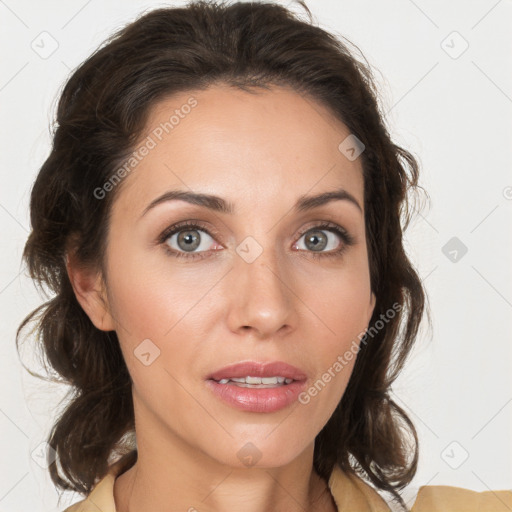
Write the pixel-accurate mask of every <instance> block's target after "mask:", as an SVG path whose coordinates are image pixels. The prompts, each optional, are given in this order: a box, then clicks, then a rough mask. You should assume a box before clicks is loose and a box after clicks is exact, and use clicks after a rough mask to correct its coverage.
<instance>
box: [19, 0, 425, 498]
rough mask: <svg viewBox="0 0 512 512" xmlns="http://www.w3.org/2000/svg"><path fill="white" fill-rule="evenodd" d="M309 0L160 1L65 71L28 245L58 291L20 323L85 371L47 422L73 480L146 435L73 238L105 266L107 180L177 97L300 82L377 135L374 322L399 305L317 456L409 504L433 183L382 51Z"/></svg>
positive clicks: (374, 340) (51, 365)
mask: <svg viewBox="0 0 512 512" xmlns="http://www.w3.org/2000/svg"><path fill="white" fill-rule="evenodd" d="M299 4H300V5H302V7H303V8H304V9H305V10H306V12H307V13H308V15H309V22H307V21H302V20H301V19H300V18H299V17H298V16H297V15H294V14H293V13H292V12H290V11H288V10H287V9H285V8H284V7H282V6H279V5H277V4H272V3H259V2H258V3H235V4H231V5H229V4H226V3H220V2H215V3H214V2H202V1H199V2H195V3H190V4H189V5H187V6H186V7H181V8H161V9H156V10H153V11H151V12H149V13H146V14H144V15H143V16H141V17H140V18H139V19H138V20H136V21H135V22H133V23H131V24H129V25H128V26H126V27H125V28H123V29H122V30H120V31H119V32H117V33H116V34H114V35H113V36H112V37H111V38H109V40H107V41H106V42H105V44H104V45H102V47H100V48H99V49H98V50H97V51H96V52H95V53H93V55H92V56H90V57H89V58H88V59H87V60H86V61H85V62H84V63H82V64H81V65H80V66H79V67H78V69H77V70H75V71H74V72H73V74H72V75H71V77H70V78H69V80H68V81H67V83H66V84H65V87H64V89H63V91H62V94H61V97H60V100H59V103H58V109H57V116H56V122H55V126H54V129H53V146H52V149H51V152H50V155H49V156H48V158H47V160H46V161H45V162H44V164H43V166H42V168H41V169H40V171H39V174H38V176H37V179H36V181H35V183H34V186H33V189H32V192H31V200H30V215H31V227H32V230H31V233H30V236H29V238H28V241H27V243H26V246H25V250H24V254H23V257H24V260H25V261H26V263H27V265H28V270H29V272H30V275H31V277H32V278H33V279H34V280H35V281H36V282H37V283H38V284H39V285H40V286H41V288H42V289H45V288H47V289H48V290H49V292H50V293H51V295H52V296H51V298H49V300H48V301H47V302H45V303H44V304H42V305H41V306H40V307H39V308H37V309H36V310H35V311H33V312H32V313H31V314H29V315H28V316H27V317H26V318H25V319H24V320H23V322H22V324H21V325H20V327H19V329H18V333H17V346H18V350H19V337H20V333H21V330H22V329H23V328H24V327H25V326H26V324H27V323H28V322H30V321H33V320H37V324H36V327H37V329H36V332H37V334H38V336H37V340H38V343H39V347H40V349H41V350H40V352H41V354H42V360H43V362H44V363H45V366H46V368H47V369H49V370H50V372H53V373H55V372H56V373H57V375H58V379H56V380H58V381H59V382H64V383H67V384H69V385H70V390H71V396H70V400H69V402H68V404H67V405H66V407H65V408H64V410H63V412H62V414H61V415H60V416H59V418H58V420H57V421H56V423H55V425H54V426H53V428H52V430H51V433H50V435H49V437H48V443H49V444H50V446H51V447H52V448H53V449H54V450H56V452H57V455H58V459H57V462H58V463H55V464H51V465H50V467H49V470H50V474H51V478H52V480H53V482H54V483H55V485H56V486H58V487H60V488H61V489H70V490H74V491H77V492H79V493H82V494H88V493H89V492H90V491H91V489H92V487H93V486H94V484H95V483H96V482H97V481H98V480H99V479H100V478H101V477H103V476H104V475H105V473H106V472H107V470H108V464H109V463H111V462H112V461H113V460H115V459H116V458H117V457H118V456H119V455H122V454H124V453H127V452H128V451H129V450H132V449H133V445H131V444H130V443H129V442H128V441H127V437H126V436H127V435H128V434H129V433H130V432H133V430H134V412H133V404H132V396H131V379H130V375H129V373H128V370H127V367H126V365H125V362H124V360H123V357H122V354H121V351H120V347H119V342H118V338H117V335H116V332H114V331H112V332H103V331H100V330H98V329H97V328H96V327H95V326H94V325H93V324H92V322H91V321H90V319H89V317H88V316H87V315H86V314H85V312H84V311H83V310H82V308H81V306H80V305H79V303H78V301H77V300H76V297H75V295H74V292H73V289H72V287H71V284H70V281H69V278H68V275H67V271H66V254H67V253H68V251H71V250H72V251H73V252H74V253H75V254H76V256H77V258H78V260H79V261H80V262H81V264H83V265H86V266H90V267H91V268H96V269H100V270H102V269H103V258H104V255H105V247H106V245H105V242H106V238H107V234H108V226H109V212H110V209H111V205H112V202H113V201H114V199H115V197H116V194H118V193H119V190H120V189H121V187H120V186H118V187H116V188H115V189H114V190H113V191H112V192H110V193H108V194H106V195H105V197H104V198H103V199H101V200H100V199H98V198H97V195H96V194H95V193H94V191H95V189H97V188H98V187H101V186H102V185H103V184H104V183H106V182H107V181H108V180H109V178H111V177H112V175H113V174H114V172H115V170H116V169H119V167H120V166H121V165H122V163H123V162H124V160H125V159H126V158H127V157H128V155H130V153H131V152H132V151H133V150H134V147H135V145H136V142H137V140H138V137H140V136H141V133H142V130H143V128H144V125H145V121H146V120H147V117H148V112H149V109H150V108H151V107H152V106H153V105H154V104H155V102H157V101H159V100H161V99H163V98H164V97H168V96H170V95H172V94H174V93H177V92H182V91H192V90H201V89H205V88H207V87H209V86H211V85H214V84H228V85H230V86H233V87H239V88H242V89H244V90H245V89H249V88H258V87H264V88H265V87H266V88H268V87H269V86H272V85H285V86H289V87H292V88H293V89H294V90H295V91H297V92H298V93H300V94H304V95H308V97H310V98H313V99H314V100H316V101H317V102H319V103H321V104H323V105H325V106H326V107H328V109H329V110H330V111H331V112H332V113H333V115H334V116H335V117H336V118H338V119H339V120H341V121H342V122H343V123H344V124H345V125H346V126H347V128H348V129H349V131H350V133H351V134H354V135H355V136H356V137H357V138H358V139H359V140H360V141H362V143H363V144H364V145H365V150H364V152H363V153H362V154H361V156H360V158H361V159H362V166H363V173H364V206H365V211H366V216H365V222H366V236H367V242H368V258H369V268H370V279H371V288H372V291H373V292H374V293H375V296H376V299H377V300H376V306H375V310H374V313H373V316H372V319H371V323H370V325H373V324H375V323H376V322H378V321H379V319H381V318H382V315H384V314H386V312H387V311H389V310H390V308H391V307H392V305H393V304H399V305H400V307H399V308H398V309H399V311H398V312H397V313H396V315H394V316H393V318H390V319H389V318H388V317H387V318H388V321H387V322H386V323H385V325H384V326H383V328H382V329H379V330H378V332H376V333H375V334H372V336H371V337H370V336H368V335H366V336H365V337H364V338H363V339H362V340H361V350H360V352H359V354H358V357H357V359H356V363H355V367H354V370H353V374H352V376H351V379H350V381H349V384H348V387H347V389H346V391H345V393H344V395H343V398H342V400H341V402H340V403H339V405H338V407H337V408H336V410H335V412H334V414H333V415H332V417H331V418H330V419H329V421H328V422H327V424H326V425H325V426H324V428H323V429H322V430H321V432H320V433H319V434H318V436H317V437H316V440H315V451H314V468H315V470H316V471H317V472H318V474H319V475H320V476H321V477H322V478H324V479H325V480H328V478H329V476H330V473H331V471H332V469H333V466H334V465H335V464H338V465H339V466H340V467H341V468H342V469H343V470H344V471H347V472H352V473H358V474H360V475H361V476H362V477H364V478H366V479H367V480H368V481H369V482H370V483H372V484H373V485H374V486H376V487H377V488H378V489H380V490H382V491H386V492H389V493H391V495H392V496H393V497H394V499H395V500H396V501H397V502H399V503H400V504H401V505H402V506H403V507H405V504H404V503H403V500H402V498H401V497H400V494H399V492H398V491H400V490H401V489H403V488H404V486H405V485H406V484H408V483H409V482H410V481H411V479H412V477H413V476H414V474H415V472H416V468H417V462H418V439H417V435H416V431H415V428H414V426H413V424H412V422H411V421H410V419H409V418H408V416H407V414H406V412H405V411H404V410H403V409H402V408H401V407H399V405H398V404H397V403H396V402H395V401H393V400H392V398H391V396H390V392H391V385H392V384H393V382H394V380H395V379H396V377H397V375H398V374H399V372H400V371H401V369H402V367H403V365H404V362H405V360H406V358H407V356H408V354H409V352H410V350H411V348H412V346H413V343H414V340H415V338H416V336H417V334H418V329H419V325H420V322H421V319H422V316H423V312H424V306H425V299H426V296H425V293H424V290H423V288H422V284H421V280H420V279H419V277H418V275H417V273H416V271H415V270H414V268H413V266H412V265H411V263H410V261H409V260H408V258H407V256H406V254H405V251H404V246H403V241H402V234H403V229H405V228H406V227H407V225H408V224H409V221H410V217H411V215H410V206H409V202H410V199H408V193H409V192H412V191H417V189H418V188H420V187H419V185H418V164H417V161H416V160H415V158H414V157H413V156H412V154H411V153H409V152H408V151H406V150H404V149H402V148H401V147H399V146H397V145H395V144H394V143H393V142H392V141H391V138H390V135H389V133H388V131H387V129H386V127H385V124H384V121H383V119H384V115H383V113H382V112H381V110H380V106H379V101H378V98H379V95H378V92H377V90H376V86H375V84H374V79H373V75H372V72H371V69H370V65H369V64H368V63H367V62H366V60H365V61H364V62H365V63H363V61H362V60H358V59H357V58H356V57H355V56H354V55H353V53H352V52H351V51H350V50H349V48H348V45H347V44H346V43H344V42H342V39H344V38H340V37H335V36H334V35H331V34H329V33H328V32H326V31H325V30H323V29H321V28H319V27H318V26H315V25H314V24H313V23H312V21H311V20H312V17H311V13H310V12H309V10H308V8H307V7H306V5H305V4H304V3H303V2H302V1H300V2H299ZM395 311H396V309H395ZM381 323H382V321H381ZM29 371H30V370H29ZM30 373H31V374H32V375H34V374H33V373H32V372H30ZM53 380H55V379H53Z"/></svg>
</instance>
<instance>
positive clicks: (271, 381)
mask: <svg viewBox="0 0 512 512" xmlns="http://www.w3.org/2000/svg"><path fill="white" fill-rule="evenodd" d="M230 381H231V382H236V383H239V384H250V385H251V384H256V385H257V384H267V385H274V386H275V385H277V384H279V385H281V384H291V383H292V382H293V379H287V378H285V377H279V376H276V377H252V376H250V375H248V376H247V377H231V378H230V379H221V380H219V381H218V382H219V384H227V383H228V382H230Z"/></svg>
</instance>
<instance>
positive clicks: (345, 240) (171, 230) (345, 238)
mask: <svg viewBox="0 0 512 512" xmlns="http://www.w3.org/2000/svg"><path fill="white" fill-rule="evenodd" d="M314 229H318V230H326V231H330V232H331V233H335V234H337V235H338V236H339V238H341V240H342V246H341V248H339V249H335V250H332V251H328V252H314V251H306V252H309V253H310V254H311V256H312V257H313V258H329V257H337V256H338V257H339V256H341V255H342V254H343V253H344V252H345V251H346V250H347V249H348V248H349V247H350V246H352V245H354V243H355V239H354V237H353V236H352V235H350V234H349V233H348V232H347V231H346V230H345V229H344V228H342V227H341V226H338V225H337V224H333V223H332V222H322V223H320V224H318V225H314V226H309V227H307V228H305V229H302V230H300V231H299V233H298V234H299V239H300V238H302V236H304V235H305V234H306V233H307V232H309V231H312V230H314ZM189 230H199V231H204V232H205V233H206V234H207V235H208V236H210V237H211V238H214V236H213V235H212V234H211V233H210V231H209V230H208V229H207V228H206V227H205V226H204V225H202V223H201V222H197V221H183V222H178V223H177V224H173V225H172V226H169V227H168V228H167V229H165V230H164V231H163V232H162V234H161V235H160V236H159V237H158V243H159V244H162V245H163V246H164V249H165V251H166V252H167V253H168V254H169V255H171V256H173V257H177V258H186V259H190V260H195V259H198V258H199V259H203V258H207V257H208V256H202V255H201V253H185V252H179V251H176V250H175V249H171V248H170V247H169V245H168V244H167V243H166V242H167V240H168V239H169V238H170V237H171V236H172V235H174V234H175V233H179V232H180V231H189ZM203 252H205V251H203ZM214 252H215V251H214ZM300 252H304V251H303V250H300Z"/></svg>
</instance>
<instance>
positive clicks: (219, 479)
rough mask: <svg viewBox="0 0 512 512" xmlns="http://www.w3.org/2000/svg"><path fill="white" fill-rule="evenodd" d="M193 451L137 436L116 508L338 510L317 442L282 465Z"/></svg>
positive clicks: (118, 485) (123, 511)
mask: <svg viewBox="0 0 512 512" xmlns="http://www.w3.org/2000/svg"><path fill="white" fill-rule="evenodd" d="M190 451H191V447H187V446H186V445H185V446H180V445H179V444H176V443H170V442H169V443H168V444H166V445H165V449H162V447H161V446H159V445H158V444H155V443H151V442H148V440H146V439H139V438H138V439H137V461H136V463H135V464H134V465H133V466H132V467H131V468H130V469H128V470H127V471H126V472H124V473H123V474H121V475H120V476H118V477H117V479H116V480H115V483H114V500H115V504H116V511H117V512H143V511H146V510H158V511H162V512H174V511H180V512H183V511H187V512H219V511H225V510H244V512H267V511H268V510H272V511H273V512H299V511H300V512H319V511H322V512H336V510H337V508H336V505H335V503H334V500H333V498H332V496H331V493H330V491H329V487H328V485H327V483H326V482H325V481H324V480H323V479H322V478H320V476H319V475H318V474H317V473H316V472H315V471H314V469H313V464H312V460H313V459H312V457H313V446H310V447H308V449H307V450H305V451H304V452H303V453H302V454H301V455H300V456H299V457H298V458H297V459H295V460H294V461H292V462H291V463H290V464H288V465H286V466H283V467H278V468H252V467H250V468H234V467H231V466H226V465H223V464H220V463H219V462H218V461H215V460H213V459H211V458H210V457H208V456H207V455H205V454H204V453H202V454H201V453H194V454H192V453H190ZM187 452H188V453H187Z"/></svg>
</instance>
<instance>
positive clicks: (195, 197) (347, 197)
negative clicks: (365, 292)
mask: <svg viewBox="0 0 512 512" xmlns="http://www.w3.org/2000/svg"><path fill="white" fill-rule="evenodd" d="M169 201H186V202H187V203H190V204H194V205H198V206H202V207H204V208H208V209H209V210H213V211H215V212H219V213H226V214H229V215H232V214H233V213H234V212H235V207H234V204H233V203H231V202H230V201H226V200H225V199H223V198H222V197H219V196H215V195H210V194H202V193H198V192H189V191H186V190H169V191H168V192H165V193H164V194H162V195H161V196H159V197H157V198H156V199H154V200H153V201H151V203H150V204H149V205H148V206H147V207H146V208H145V209H144V211H143V212H142V215H141V217H143V216H144V215H146V213H147V212H148V211H149V210H151V209H152V208H154V207H155V206H157V205H159V204H162V203H165V202H169ZM332 201H348V202H349V203H352V204H353V205H355V206H356V207H357V208H358V209H359V211H360V212H361V213H363V209H362V208H361V205H360V204H359V203H358V201H357V199H356V198H355V197H354V196H353V195H352V194H350V193H349V192H347V191H346V190H345V189H342V188H341V189H338V190H333V191H330V192H323V193H321V194H317V195H315V196H306V195H304V196H300V197H299V199H298V200H297V202H296V203H295V205H294V210H295V211H296V212H304V211H308V210H313V209H314V208H318V207H320V206H323V205H325V204H327V203H330V202H332Z"/></svg>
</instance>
